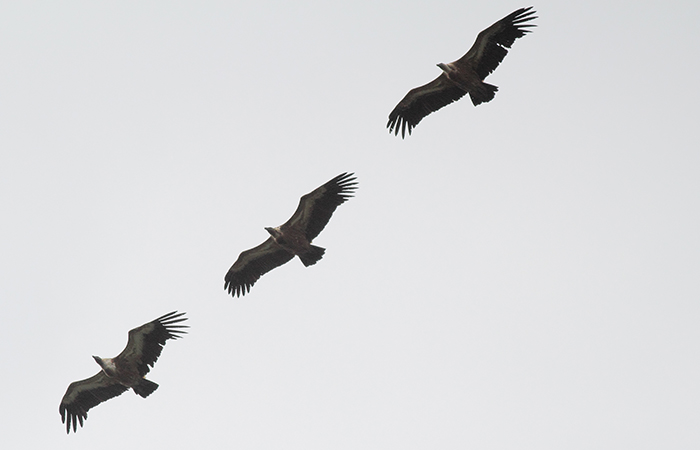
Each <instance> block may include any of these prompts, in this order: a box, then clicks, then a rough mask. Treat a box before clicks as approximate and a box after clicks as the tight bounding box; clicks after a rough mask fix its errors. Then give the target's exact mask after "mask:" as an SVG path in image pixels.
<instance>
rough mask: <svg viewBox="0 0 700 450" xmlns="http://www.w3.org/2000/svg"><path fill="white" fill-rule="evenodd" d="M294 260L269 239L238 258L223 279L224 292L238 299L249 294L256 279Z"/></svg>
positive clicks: (292, 256) (292, 255)
mask: <svg viewBox="0 0 700 450" xmlns="http://www.w3.org/2000/svg"><path fill="white" fill-rule="evenodd" d="M292 258H294V254H293V253H290V252H288V251H287V250H285V249H283V248H282V247H280V246H279V245H277V243H276V242H275V240H274V239H272V238H271V237H270V238H269V239H268V240H266V241H265V242H263V243H262V244H260V245H258V246H257V247H254V248H251V249H250V250H246V251H244V252H243V253H241V254H240V255H239V256H238V259H237V260H236V262H235V263H233V265H232V266H231V268H230V269H229V270H228V273H226V276H225V277H224V290H227V291H228V292H229V294H231V295H232V296H234V297H236V296H238V297H240V296H242V295H245V294H246V293H247V292H250V288H251V287H253V285H254V284H255V282H256V281H258V278H260V277H261V276H262V275H263V274H266V273H267V272H269V271H271V270H272V269H274V268H275V267H278V266H281V265H282V264H284V263H286V262H288V261H289V260H290V259H292Z"/></svg>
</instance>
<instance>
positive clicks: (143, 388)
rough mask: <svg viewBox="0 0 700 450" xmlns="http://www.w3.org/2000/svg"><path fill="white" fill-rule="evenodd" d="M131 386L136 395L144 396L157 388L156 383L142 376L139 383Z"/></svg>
mask: <svg viewBox="0 0 700 450" xmlns="http://www.w3.org/2000/svg"><path fill="white" fill-rule="evenodd" d="M132 388H133V389H134V392H136V393H137V394H138V395H140V396H141V397H143V398H146V397H148V396H149V395H151V394H152V393H153V391H155V390H156V389H158V384H157V383H154V382H152V381H150V380H147V379H145V378H144V379H142V380H141V382H140V383H139V384H137V385H135V386H132Z"/></svg>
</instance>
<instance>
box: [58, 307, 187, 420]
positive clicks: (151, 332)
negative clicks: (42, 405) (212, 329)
mask: <svg viewBox="0 0 700 450" xmlns="http://www.w3.org/2000/svg"><path fill="white" fill-rule="evenodd" d="M184 314H185V313H179V314H178V313H177V311H173V312H171V313H169V314H166V315H164V316H162V317H159V318H157V319H156V320H154V321H152V322H149V323H147V324H145V325H142V326H140V327H138V328H134V329H133V330H131V331H129V341H128V343H127V344H126V348H125V349H124V350H123V351H122V352H121V353H120V354H119V355H118V356H116V357H115V358H100V357H99V356H93V358H94V359H95V362H97V364H99V365H100V367H101V368H102V370H100V371H99V372H98V373H97V375H95V376H93V377H90V378H87V379H85V380H81V381H75V382H73V383H71V384H70V385H69V386H68V390H67V391H66V393H65V395H64V396H63V399H62V400H61V405H60V406H59V408H58V411H59V412H60V413H61V421H62V422H63V423H65V424H66V433H70V429H71V424H72V426H73V432H76V431H77V428H78V422H80V426H81V427H82V426H83V421H84V420H86V419H87V412H88V410H89V409H90V408H93V407H95V406H97V405H99V404H100V403H102V402H104V401H106V400H109V399H110V398H112V397H116V396H118V395H121V394H122V393H123V392H125V391H127V390H129V388H131V389H133V390H134V392H135V393H136V394H138V395H140V396H141V397H143V398H146V397H148V396H149V395H150V394H152V393H153V391H155V390H156V389H158V385H157V384H156V383H154V382H152V381H150V380H147V379H145V378H144V377H145V376H146V374H147V373H148V371H149V370H150V368H151V367H153V365H154V364H155V362H156V361H157V360H158V357H159V356H160V352H161V351H162V350H163V346H164V345H165V342H166V341H167V340H168V339H177V338H180V337H182V336H181V334H183V333H186V331H183V330H182V328H188V326H187V325H179V323H180V322H182V321H185V320H187V318H186V317H181V316H183V315H184Z"/></svg>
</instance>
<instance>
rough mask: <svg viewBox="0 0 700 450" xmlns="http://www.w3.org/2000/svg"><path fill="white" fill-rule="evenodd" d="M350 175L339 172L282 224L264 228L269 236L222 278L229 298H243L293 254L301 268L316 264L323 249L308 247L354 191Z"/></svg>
mask: <svg viewBox="0 0 700 450" xmlns="http://www.w3.org/2000/svg"><path fill="white" fill-rule="evenodd" d="M353 175H354V174H352V173H342V174H340V175H338V176H337V177H335V178H333V179H332V180H330V181H329V182H328V183H326V184H324V185H323V186H321V187H319V188H317V189H315V190H313V191H311V192H309V193H308V194H306V195H304V196H303V197H302V198H301V200H299V206H298V207H297V210H296V211H295V212H294V214H293V215H292V217H291V219H289V220H288V221H287V222H286V223H284V224H283V225H280V226H279V227H275V228H272V227H266V228H265V230H266V231H267V232H268V233H270V237H269V238H268V239H267V240H266V241H265V242H263V243H262V244H260V245H258V246H257V247H255V248H251V249H250V250H246V251H244V252H243V253H241V254H240V255H239V256H238V259H237V260H236V262H235V263H233V266H231V268H230V269H229V271H228V273H227V274H226V276H225V277H224V290H228V292H229V293H230V294H231V295H232V296H234V297H235V296H239V297H240V296H241V295H245V294H246V292H250V288H251V287H252V286H253V285H254V284H255V282H256V281H258V278H260V277H261V276H262V275H263V274H265V273H267V272H269V271H271V270H272V269H274V268H275V267H278V266H281V265H282V264H284V263H286V262H288V261H290V260H291V259H292V258H294V255H296V256H298V257H299V259H301V262H302V263H303V264H304V266H307V267H308V266H311V265H314V264H316V263H317V262H318V261H319V260H320V259H321V258H322V257H323V253H324V252H325V251H326V249H324V248H321V247H317V246H315V245H311V241H312V240H313V239H314V238H315V237H316V236H318V234H319V233H320V232H321V231H322V230H323V228H324V227H325V226H326V224H327V223H328V221H329V220H331V216H332V215H333V212H334V211H335V209H336V208H337V207H338V206H339V205H341V204H343V203H345V201H347V200H348V199H349V198H350V197H352V196H353V194H354V191H355V189H357V182H356V181H355V180H356V178H355V177H353Z"/></svg>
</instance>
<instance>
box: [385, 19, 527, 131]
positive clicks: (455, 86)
mask: <svg viewBox="0 0 700 450" xmlns="http://www.w3.org/2000/svg"><path fill="white" fill-rule="evenodd" d="M531 9H532V6H530V7H528V8H520V9H518V10H517V11H515V12H513V13H511V14H509V15H507V16H506V17H504V18H503V19H501V20H499V21H498V22H496V23H494V24H493V25H491V26H490V27H488V28H487V29H485V30H484V31H482V32H481V33H479V35H478V36H477V38H476V42H474V45H472V48H470V49H469V51H468V52H467V53H466V54H465V55H464V56H462V57H461V58H460V59H458V60H457V61H454V62H452V63H449V64H443V63H440V64H438V67H440V69H442V71H443V72H442V74H440V76H439V77H437V78H436V79H434V80H433V81H431V82H430V83H428V84H426V85H423V86H420V87H417V88H415V89H411V90H410V91H409V92H408V94H406V96H405V97H404V98H403V99H402V100H401V101H400V102H399V104H398V105H396V107H395V108H394V110H393V111H391V114H389V121H388V122H387V125H386V126H387V128H389V133H391V132H392V131H393V132H394V134H396V135H398V134H399V129H400V130H401V137H402V138H403V137H406V130H408V134H409V135H410V134H411V130H413V128H414V127H415V126H416V125H418V123H419V122H420V121H421V120H422V119H423V117H425V116H427V115H428V114H430V113H432V112H435V111H437V110H438V109H440V108H442V107H443V106H446V105H449V104H450V103H452V102H455V101H457V100H459V99H460V98H462V97H463V96H464V95H466V94H467V93H469V96H470V97H471V99H472V103H473V104H474V106H477V105H479V104H481V103H485V102H489V101H491V100H492V99H493V97H494V96H495V95H496V91H497V90H498V88H497V87H496V86H493V85H491V84H487V83H484V82H483V80H484V78H486V77H487V76H488V75H489V74H490V73H491V72H493V71H494V70H496V67H498V65H499V64H500V63H501V61H503V58H505V56H506V55H507V54H508V50H507V49H509V48H510V46H511V45H513V42H515V40H516V39H518V38H520V37H523V36H525V34H526V33H529V32H530V30H528V28H529V27H534V26H536V25H533V24H528V23H526V22H528V21H530V20H533V19H536V18H537V16H534V15H533V14H535V11H531Z"/></svg>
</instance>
